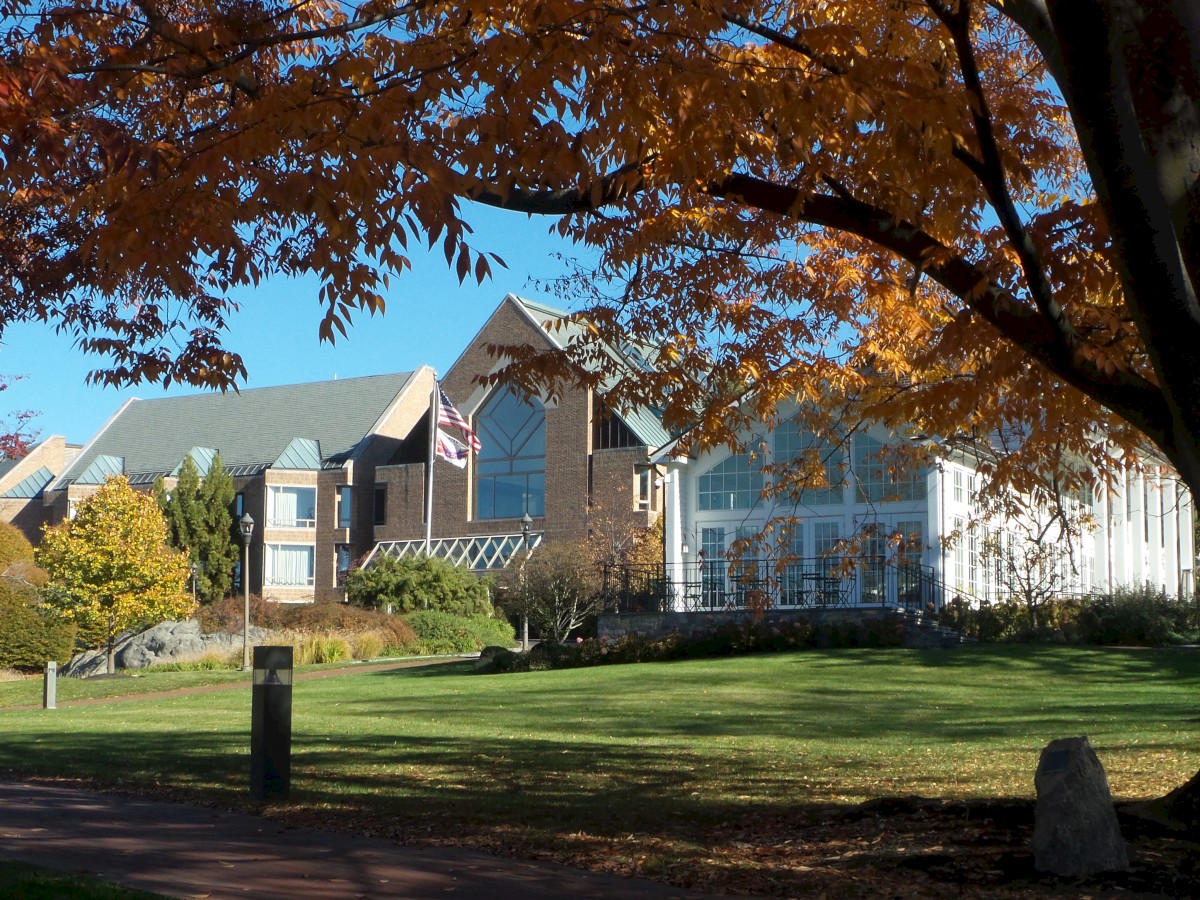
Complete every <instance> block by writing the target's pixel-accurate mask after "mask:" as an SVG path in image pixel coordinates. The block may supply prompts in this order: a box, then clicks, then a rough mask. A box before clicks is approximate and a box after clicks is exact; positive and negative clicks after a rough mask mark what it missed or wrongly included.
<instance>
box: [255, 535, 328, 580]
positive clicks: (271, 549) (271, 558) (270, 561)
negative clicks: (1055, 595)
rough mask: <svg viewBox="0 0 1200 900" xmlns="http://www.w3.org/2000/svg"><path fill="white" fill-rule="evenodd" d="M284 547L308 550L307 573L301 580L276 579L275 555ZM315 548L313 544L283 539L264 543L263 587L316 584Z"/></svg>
mask: <svg viewBox="0 0 1200 900" xmlns="http://www.w3.org/2000/svg"><path fill="white" fill-rule="evenodd" d="M284 547H287V548H289V549H303V550H307V551H308V554H307V555H308V564H309V565H308V575H307V577H306V578H305V579H304V580H303V581H276V580H275V556H276V554H277V553H279V552H280V550H281V549H282V548H284ZM316 574H317V548H316V546H315V545H314V544H295V543H287V542H285V541H272V542H270V543H268V544H265V545H264V556H263V585H264V586H265V587H288V588H303V587H312V586H313V585H315V584H316Z"/></svg>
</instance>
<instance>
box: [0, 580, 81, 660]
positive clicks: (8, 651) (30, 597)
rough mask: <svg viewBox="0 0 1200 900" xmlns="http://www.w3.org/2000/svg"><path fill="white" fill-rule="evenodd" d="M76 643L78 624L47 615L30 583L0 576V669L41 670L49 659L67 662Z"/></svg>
mask: <svg viewBox="0 0 1200 900" xmlns="http://www.w3.org/2000/svg"><path fill="white" fill-rule="evenodd" d="M74 647H75V625H74V624H73V623H70V622H62V621H51V620H48V619H46V618H45V617H44V616H43V615H42V614H41V612H40V610H39V608H38V596H37V591H36V589H34V588H33V587H31V586H30V585H27V584H25V583H23V582H20V581H15V580H13V579H11V578H2V577H0V669H16V670H18V671H21V672H38V671H41V669H42V668H43V667H44V666H45V665H46V663H47V661H49V660H54V661H55V662H58V663H66V662H68V661H69V660H70V659H71V655H72V652H73V650H74Z"/></svg>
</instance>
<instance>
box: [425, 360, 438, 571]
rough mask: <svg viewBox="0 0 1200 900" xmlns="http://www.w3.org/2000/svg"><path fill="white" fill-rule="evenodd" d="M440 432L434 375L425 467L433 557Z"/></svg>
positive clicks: (428, 540)
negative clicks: (435, 478) (434, 474)
mask: <svg viewBox="0 0 1200 900" xmlns="http://www.w3.org/2000/svg"><path fill="white" fill-rule="evenodd" d="M437 430H438V379H437V373H436V372H434V373H433V392H432V393H431V394H430V395H429V462H428V464H427V465H426V467H425V555H426V556H430V555H431V552H430V551H431V549H432V546H433V469H434V465H433V464H434V460H435V459H436V457H435V456H434V454H435V452H436V450H437Z"/></svg>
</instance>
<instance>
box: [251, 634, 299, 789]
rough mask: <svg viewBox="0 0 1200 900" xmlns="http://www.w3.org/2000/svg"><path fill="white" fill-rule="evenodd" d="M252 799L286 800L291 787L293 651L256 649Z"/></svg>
mask: <svg viewBox="0 0 1200 900" xmlns="http://www.w3.org/2000/svg"><path fill="white" fill-rule="evenodd" d="M252 690H253V695H252V697H251V701H250V796H251V797H253V798H254V799H255V800H269V799H273V798H279V799H286V798H287V795H288V790H289V789H290V788H291V784H292V648H291V647H255V648H254V687H253V688H252Z"/></svg>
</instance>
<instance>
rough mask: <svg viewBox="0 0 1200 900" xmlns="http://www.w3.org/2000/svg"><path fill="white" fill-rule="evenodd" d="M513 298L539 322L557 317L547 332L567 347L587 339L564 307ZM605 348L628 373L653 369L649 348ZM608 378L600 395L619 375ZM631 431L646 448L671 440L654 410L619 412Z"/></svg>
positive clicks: (610, 375)
mask: <svg viewBox="0 0 1200 900" xmlns="http://www.w3.org/2000/svg"><path fill="white" fill-rule="evenodd" d="M513 298H514V299H515V300H516V301H517V302H518V303H520V304H521V305H522V306H524V307H525V308H526V309H527V310H528V311H529V312H530V314H531V315H533V317H534V318H535V319H538V321H539V324H540V323H541V322H542V321H545V320H547V319H555V320H558V322H557V323H556V324H558V327H557V328H553V329H551V330H550V331H549V332H548V335H549V337H550V339H551V340H553V341H555V342H556V343H558V344H559V345H560V346H563V347H566V346H567V345H569V344H571V343H572V342H574V341H581V340H585V339H587V337H588V335H587V334H585V332H584V329H583V328H582V327H581V326H580V325H579V324H578V323H576V322H574V321H572V320H571V319H570V318H569V316H570V313H567V312H564V311H563V310H561V309H555V308H554V307H553V306H547V305H546V304H544V303H539V302H537V301H536V300H526V299H525V298H523V297H517V296H516V295H515V294H514V295H513ZM604 347H605V349H606V350H607V351H608V353H609V354H610V355H611V356H612V358H613V360H614V362H615V363H616V364H617V366H618V367H621V368H624V369H625V370H626V372H623V373H621V374H627V373H637V372H639V371H645V370H647V369H653V367H654V364H653V362H652V353H651V352H650V351H649V350H648V348H644V347H635V346H634V345H632V344H631V345H628V346H625V347H616V346H614V345H612V344H610V343H607V342H606V343H605V345H604ZM602 374H604V375H605V379H604V381H603V382H602V384H601V386H600V392H601V394H603V393H604V389H605V388H606V387H609V386H611V385H612V384H613V383H615V380H616V377H618V376H617V375H615V374H614V373H612V372H604V373H602ZM618 415H619V416H620V417H621V421H623V422H624V423H625V424H626V425H628V426H629V430H630V431H632V432H633V433H634V435H636V436H637V438H638V440H640V441H641V442H642V443H644V444H645V445H646V446H647V447H661V446H663V445H664V444H666V443H668V442H670V440H671V435H670V434H669V433H668V432H667V430H666V429H665V428H664V427H663V424H662V417H661V416H660V415H659V414H658V413H656V412H655V411H654V410H650V409H645V408H638V409H632V410H624V411H621V412H618Z"/></svg>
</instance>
